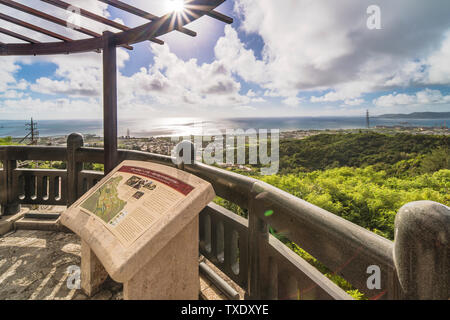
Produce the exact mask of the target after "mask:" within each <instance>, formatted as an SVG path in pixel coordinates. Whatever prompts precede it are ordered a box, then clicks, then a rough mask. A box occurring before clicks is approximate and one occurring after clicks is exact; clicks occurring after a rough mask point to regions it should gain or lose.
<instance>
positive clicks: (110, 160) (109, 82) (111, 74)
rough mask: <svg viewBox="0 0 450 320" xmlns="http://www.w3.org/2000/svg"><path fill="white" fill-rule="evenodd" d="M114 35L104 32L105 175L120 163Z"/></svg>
mask: <svg viewBox="0 0 450 320" xmlns="http://www.w3.org/2000/svg"><path fill="white" fill-rule="evenodd" d="M113 35H114V34H113V33H112V32H110V31H105V32H103V139H104V150H105V151H104V152H105V155H104V157H105V175H106V174H108V173H109V172H110V171H111V170H112V169H114V167H115V166H116V165H117V163H118V156H117V61H116V46H115V43H114V37H113Z"/></svg>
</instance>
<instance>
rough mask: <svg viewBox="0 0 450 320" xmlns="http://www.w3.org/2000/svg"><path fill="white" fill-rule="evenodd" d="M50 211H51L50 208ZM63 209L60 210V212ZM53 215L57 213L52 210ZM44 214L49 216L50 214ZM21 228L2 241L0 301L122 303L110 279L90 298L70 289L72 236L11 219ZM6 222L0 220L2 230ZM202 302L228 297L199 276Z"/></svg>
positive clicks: (77, 248) (75, 256)
mask: <svg viewBox="0 0 450 320" xmlns="http://www.w3.org/2000/svg"><path fill="white" fill-rule="evenodd" d="M50 209H51V208H50ZM59 209H61V208H59ZM51 212H55V211H52V210H50V213H51ZM45 213H49V212H48V211H47V212H45ZM8 219H9V220H10V222H12V223H14V224H15V227H16V228H18V229H16V230H15V231H12V232H9V233H7V234H5V235H3V236H1V237H0V300H122V299H123V295H122V288H123V286H122V284H120V283H117V282H115V281H113V280H112V279H110V278H108V279H107V281H106V282H105V283H104V285H103V287H102V290H101V291H100V292H98V293H97V294H95V295H94V296H92V297H90V298H89V297H87V296H86V295H85V294H84V293H83V292H82V290H77V289H69V288H68V286H67V281H68V280H69V279H68V278H69V276H70V275H69V273H68V272H67V270H68V268H69V267H70V266H73V265H75V266H80V265H81V241H80V238H79V237H78V236H77V235H76V234H74V233H71V232H61V231H51V230H50V231H45V230H26V229H22V228H39V229H52V228H55V225H54V223H48V222H43V221H39V220H35V221H33V220H32V219H23V218H19V216H16V217H15V218H12V220H16V221H12V220H11V217H8ZM5 223H7V222H6V219H5V218H3V219H0V226H1V225H2V224H5ZM200 260H201V261H203V262H205V263H207V265H208V266H209V267H211V268H213V269H214V271H215V272H216V273H217V274H219V275H220V276H221V277H222V279H224V280H225V281H226V282H227V283H228V284H229V285H231V286H232V287H233V288H234V289H235V290H237V291H238V292H239V294H240V299H243V296H244V292H243V290H242V289H241V288H239V287H238V286H237V285H236V284H234V283H233V282H232V281H231V280H229V279H228V278H227V277H226V276H224V275H223V273H221V272H220V271H219V270H218V269H216V268H215V267H214V265H212V264H211V263H209V261H207V260H206V259H204V258H203V257H201V258H200ZM199 281H200V296H199V298H200V299H204V300H225V299H227V297H226V296H225V295H224V294H223V293H222V292H221V291H220V290H219V289H218V288H217V287H216V286H215V285H214V284H213V283H212V282H211V281H210V280H209V279H208V278H206V277H205V276H204V275H202V274H200V279H199Z"/></svg>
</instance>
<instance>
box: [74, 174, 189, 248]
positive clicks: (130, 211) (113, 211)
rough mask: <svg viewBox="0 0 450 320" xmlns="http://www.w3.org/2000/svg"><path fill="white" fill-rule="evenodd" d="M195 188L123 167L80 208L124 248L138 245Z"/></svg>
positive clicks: (161, 175) (176, 180) (159, 175)
mask: <svg viewBox="0 0 450 320" xmlns="http://www.w3.org/2000/svg"><path fill="white" fill-rule="evenodd" d="M193 189H194V188H193V187H192V186H190V185H188V184H186V183H184V182H183V181H180V180H178V179H177V178H174V177H171V176H168V175H166V174H164V173H161V172H158V171H154V170H151V169H147V168H141V167H135V166H122V167H120V168H119V169H118V170H117V171H116V172H115V173H114V174H113V175H112V176H111V177H110V178H109V179H108V180H107V181H106V182H104V183H103V184H102V185H101V186H99V187H98V188H97V189H96V190H95V191H93V193H92V194H90V195H88V196H87V198H86V199H85V200H84V201H83V202H82V203H81V204H80V209H81V210H83V211H85V212H87V213H89V214H91V215H92V216H93V217H95V218H96V219H99V220H100V221H101V222H103V223H104V225H105V226H106V227H107V228H108V230H110V231H111V232H112V233H113V234H114V235H115V236H116V237H117V238H118V239H119V240H120V241H121V242H122V243H123V244H124V245H130V244H132V243H133V242H134V241H136V240H137V239H138V238H139V237H140V236H141V235H142V234H143V233H144V232H145V231H146V230H148V229H149V228H151V226H152V225H154V224H155V223H156V222H157V221H158V220H159V219H160V218H161V217H163V216H164V215H165V214H166V213H167V212H169V210H173V208H175V207H176V205H177V204H178V203H179V202H180V201H182V200H183V199H184V198H185V197H186V196H187V195H188V194H189V193H190V192H191V191H192V190H193Z"/></svg>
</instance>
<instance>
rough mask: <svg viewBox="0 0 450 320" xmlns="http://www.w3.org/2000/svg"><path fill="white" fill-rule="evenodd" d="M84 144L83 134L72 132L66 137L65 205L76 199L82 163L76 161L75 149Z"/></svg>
mask: <svg viewBox="0 0 450 320" xmlns="http://www.w3.org/2000/svg"><path fill="white" fill-rule="evenodd" d="M83 145H84V141H83V136H82V135H81V134H79V133H72V134H71V135H69V137H68V138H67V206H70V205H72V204H73V203H74V202H75V201H77V199H78V196H79V195H78V177H79V176H80V172H81V171H82V170H83V163H82V162H77V161H76V152H77V150H78V149H79V148H80V147H82V146H83Z"/></svg>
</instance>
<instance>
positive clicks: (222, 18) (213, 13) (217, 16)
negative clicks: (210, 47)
mask: <svg viewBox="0 0 450 320" xmlns="http://www.w3.org/2000/svg"><path fill="white" fill-rule="evenodd" d="M206 15H207V16H209V17H211V18H214V19H217V20H220V21H222V22H225V23H227V24H232V23H233V18H230V17H228V16H226V15H224V14H222V13H220V12H217V11H215V10H211V11H210V12H207V13H206Z"/></svg>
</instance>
